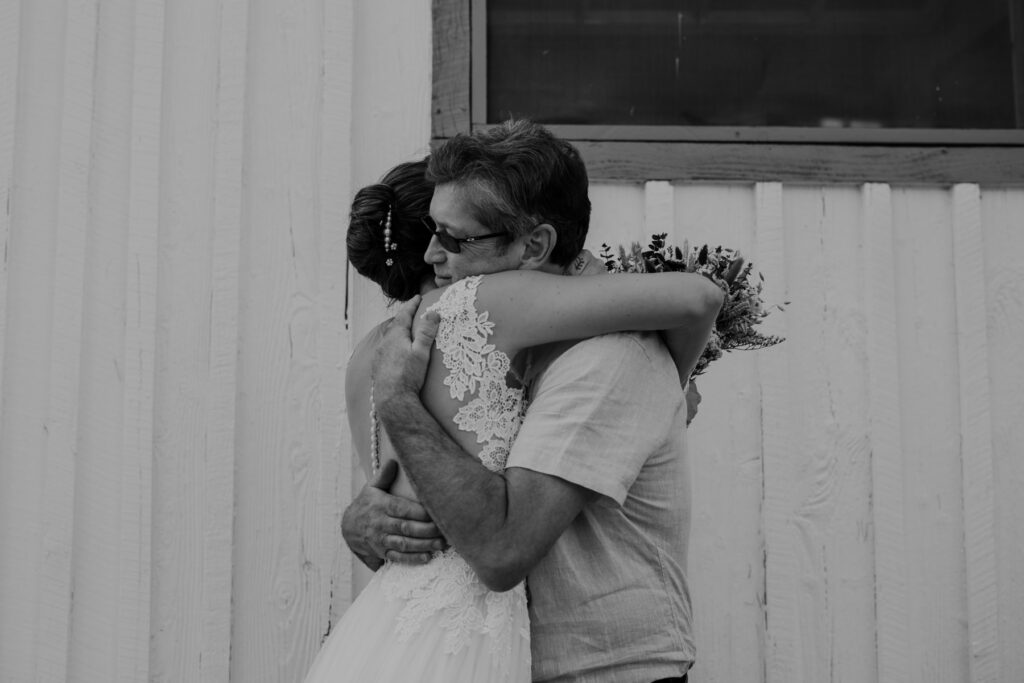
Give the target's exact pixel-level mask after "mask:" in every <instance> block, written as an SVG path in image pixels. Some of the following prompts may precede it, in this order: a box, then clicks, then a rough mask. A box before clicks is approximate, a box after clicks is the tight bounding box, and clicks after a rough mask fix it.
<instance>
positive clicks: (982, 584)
mask: <svg viewBox="0 0 1024 683" xmlns="http://www.w3.org/2000/svg"><path fill="white" fill-rule="evenodd" d="M984 254H985V240H984V234H983V232H982V224H981V192H980V190H979V188H978V186H977V185H957V186H955V187H954V188H953V270H954V276H955V281H956V325H957V342H958V347H957V351H958V360H959V375H960V453H961V461H962V468H963V506H964V512H963V514H964V549H965V562H966V575H967V638H968V655H969V668H968V670H969V672H970V676H971V682H972V683H994V682H995V681H997V680H998V679H999V659H998V654H999V634H998V602H997V590H996V550H995V514H994V509H993V508H994V502H995V487H994V483H993V478H992V477H993V472H992V456H993V453H992V421H991V414H992V406H991V401H990V397H989V382H990V380H989V368H990V365H989V357H988V328H987V325H986V319H987V315H986V311H987V307H986V296H985V275H984V273H985V261H984Z"/></svg>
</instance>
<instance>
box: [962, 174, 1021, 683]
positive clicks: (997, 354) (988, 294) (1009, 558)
mask: <svg viewBox="0 0 1024 683" xmlns="http://www.w3.org/2000/svg"><path fill="white" fill-rule="evenodd" d="M1022 216H1024V192H1021V191H1019V190H987V189H985V188H982V191H981V225H982V238H983V242H984V243H983V247H984V261H983V272H984V275H985V317H986V323H985V328H986V330H987V332H988V337H987V340H986V341H987V345H988V363H989V367H988V370H987V371H985V370H983V369H982V370H978V369H977V368H974V371H975V372H979V371H980V372H983V373H984V374H985V376H986V377H987V379H988V382H989V391H990V400H989V405H990V410H991V413H990V421H991V425H992V432H991V435H990V437H989V438H990V439H991V451H992V479H993V487H994V488H993V494H994V504H995V507H994V511H993V516H994V519H995V521H994V533H995V543H994V545H995V561H996V581H997V594H998V599H997V617H996V618H997V622H996V639H997V645H996V648H997V653H998V655H997V656H998V659H999V676H998V678H997V680H999V681H1002V682H1003V683H1007V682H1010V681H1019V680H1024V648H1021V647H1020V643H1022V642H1024V525H1022V524H1021V520H1022V519H1024V496H1022V495H1021V491H1024V457H1021V454H1022V453H1024V421H1022V420H1021V416H1022V415H1024V390H1022V389H1021V387H1024V356H1022V354H1021V352H1020V349H1021V339H1024V264H1022V263H1021V260H1020V259H1019V258H1018V257H1017V255H1018V254H1020V253H1022V252H1024V229H1022V228H1024V220H1022V218H1021V217H1022Z"/></svg>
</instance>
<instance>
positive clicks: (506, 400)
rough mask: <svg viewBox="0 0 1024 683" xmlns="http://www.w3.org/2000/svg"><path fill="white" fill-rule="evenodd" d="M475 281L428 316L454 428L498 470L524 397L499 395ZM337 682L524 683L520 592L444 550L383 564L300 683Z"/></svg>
mask: <svg viewBox="0 0 1024 683" xmlns="http://www.w3.org/2000/svg"><path fill="white" fill-rule="evenodd" d="M480 280H481V277H480V276H476V277H472V278H466V279H464V280H460V281H459V282H457V283H455V284H453V285H451V286H450V287H449V288H448V289H447V290H446V291H445V292H444V294H443V295H442V296H441V298H440V299H439V300H438V302H437V303H436V304H434V305H433V306H431V309H432V310H436V311H438V313H440V315H441V324H440V327H439V329H438V335H437V341H436V342H435V343H436V345H437V349H438V350H439V351H440V352H441V353H442V357H443V358H444V365H445V368H446V369H447V370H448V375H447V377H446V378H445V381H444V383H445V386H447V387H449V390H450V395H451V397H452V398H453V399H455V400H457V401H460V402H462V401H466V399H467V396H468V397H469V400H468V401H467V402H465V403H464V404H463V405H462V407H461V408H460V409H459V411H458V413H457V415H456V416H455V423H456V425H457V426H458V427H459V429H460V430H462V431H466V432H470V433H475V434H476V440H477V443H479V444H482V445H483V447H482V449H481V451H480V453H479V458H480V460H481V462H482V463H483V464H484V465H485V466H486V467H487V468H488V469H491V470H492V471H500V470H502V469H504V467H505V460H506V459H507V457H508V452H509V447H510V446H511V444H512V441H513V440H514V439H515V436H516V433H517V432H518V431H519V425H520V424H521V422H522V415H523V412H524V408H525V406H524V396H523V391H522V389H519V388H514V387H510V386H508V383H507V381H506V376H507V373H508V371H509V359H508V356H506V354H504V353H503V352H501V351H499V350H497V349H495V348H494V346H493V345H492V344H488V343H487V338H488V337H489V336H490V335H491V333H492V330H493V327H494V324H493V323H492V322H490V321H489V320H488V315H487V313H486V312H484V313H478V312H477V310H476V289H477V287H478V286H479V284H480ZM376 447H377V446H376V441H375V440H374V446H373V448H376ZM373 455H374V462H377V461H378V459H379V458H378V454H377V453H374V454H373ZM340 681H352V682H356V683H361V682H362V681H374V682H380V681H403V682H405V681H431V682H437V683H459V682H465V683H480V682H486V683H492V682H499V681H509V682H515V683H519V682H523V683H528V682H529V681H530V625H529V618H528V616H527V611H526V594H525V589H524V586H523V584H522V583H520V584H519V585H518V586H516V587H515V588H514V589H512V590H510V591H507V592H504V593H494V592H492V591H489V590H488V589H487V587H486V586H484V585H483V583H481V582H480V580H479V579H478V578H477V577H476V574H474V573H473V570H472V569H471V568H470V567H469V565H468V564H467V563H466V561H465V560H463V559H462V558H461V557H460V556H459V555H458V553H456V552H455V551H454V550H453V549H448V550H445V551H444V552H438V553H435V555H434V558H433V559H432V560H431V561H430V562H429V563H427V564H425V565H402V564H396V563H391V562H386V563H385V564H384V566H383V567H381V568H380V569H379V570H378V571H377V572H376V574H375V575H374V577H373V579H372V580H371V581H370V583H369V584H368V585H367V586H366V588H365V589H364V590H363V592H362V593H360V595H359V597H358V598H357V599H356V601H355V602H353V603H352V606H351V607H350V608H349V609H348V611H346V612H345V614H344V616H342V618H341V620H340V621H339V622H338V623H337V624H336V625H335V626H334V628H333V630H332V631H331V634H330V636H328V638H327V640H326V642H325V643H324V645H323V647H322V648H321V650H320V653H319V654H318V655H317V658H316V660H315V661H314V662H313V666H312V668H311V669H310V670H309V673H308V674H307V675H306V683H338V682H340Z"/></svg>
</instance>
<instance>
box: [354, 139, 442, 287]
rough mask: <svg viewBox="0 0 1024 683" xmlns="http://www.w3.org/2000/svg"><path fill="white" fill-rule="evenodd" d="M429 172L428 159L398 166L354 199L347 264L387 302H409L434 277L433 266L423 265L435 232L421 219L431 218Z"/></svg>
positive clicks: (432, 188)
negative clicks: (390, 300)
mask: <svg viewBox="0 0 1024 683" xmlns="http://www.w3.org/2000/svg"><path fill="white" fill-rule="evenodd" d="M426 170H427V160H426V159H424V160H422V161H410V162H406V163H404V164H399V165H398V166H395V167H394V168H393V169H391V170H390V171H388V172H387V174H386V175H385V176H384V177H383V178H381V181H380V182H379V183H377V184H375V185H368V186H366V187H364V188H363V189H361V190H359V192H356V196H355V199H353V200H352V212H351V214H350V216H349V224H348V236H347V238H346V244H347V246H348V260H349V261H350V262H351V263H352V265H353V266H355V269H356V271H357V272H358V273H359V274H360V275H363V276H365V277H368V278H369V279H371V280H373V281H374V282H376V283H377V284H378V285H380V288H381V289H382V290H384V295H385V296H387V297H388V298H389V299H396V300H398V301H408V300H409V299H411V298H412V297H413V296H415V295H416V294H419V293H420V286H421V284H422V283H423V281H424V280H425V279H427V278H429V277H432V276H433V272H434V269H433V266H431V265H429V264H428V263H426V262H425V261H424V260H423V253H424V252H425V251H426V250H427V246H428V245H429V244H430V238H431V233H430V230H429V229H428V228H427V227H426V226H425V225H424V224H423V223H422V221H421V219H422V218H423V217H424V216H426V215H427V214H429V213H430V199H431V197H432V196H433V194H434V184H433V183H431V182H428V181H427V179H426V175H425V174H426ZM389 212H390V216H389ZM387 230H389V231H390V232H388V233H387V234H386V235H385V231H387Z"/></svg>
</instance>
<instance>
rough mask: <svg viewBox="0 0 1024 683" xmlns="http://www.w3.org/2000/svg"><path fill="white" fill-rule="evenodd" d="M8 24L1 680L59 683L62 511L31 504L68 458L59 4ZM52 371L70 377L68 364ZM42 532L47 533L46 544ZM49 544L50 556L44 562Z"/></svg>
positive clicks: (63, 656) (58, 486)
mask: <svg viewBox="0 0 1024 683" xmlns="http://www.w3.org/2000/svg"><path fill="white" fill-rule="evenodd" d="M8 6H9V5H8ZM10 18H13V19H16V20H17V21H16V23H15V25H14V27H13V28H14V30H15V31H17V32H18V50H19V52H18V54H17V60H16V62H15V63H14V64H10V63H9V68H16V69H17V71H16V74H17V76H16V79H17V82H16V84H14V86H15V87H13V88H12V89H11V90H10V91H9V92H16V93H17V99H16V102H15V105H16V110H15V111H14V112H13V114H14V116H13V121H12V122H13V128H12V130H13V133H14V135H13V143H12V146H11V150H12V153H13V162H12V161H11V160H7V162H6V163H8V164H10V168H11V176H10V184H9V185H8V186H7V187H6V188H5V191H6V194H7V202H6V205H5V212H6V213H7V216H8V218H7V220H8V221H9V223H8V225H9V233H8V235H9V236H8V240H7V243H6V245H5V246H6V249H5V252H4V261H5V266H6V279H7V290H6V299H5V302H6V311H5V323H6V327H5V337H4V357H3V364H4V370H3V373H4V375H3V380H4V381H3V385H2V386H0V391H2V392H3V399H2V400H0V404H2V406H3V414H2V415H0V420H2V423H0V454H2V457H0V506H2V507H0V544H2V545H0V561H2V563H3V564H2V567H3V570H2V571H0V602H2V603H3V606H4V607H3V609H2V610H0V612H2V614H3V616H2V617H0V620H2V623H3V632H2V633H0V672H2V673H3V676H4V678H7V679H9V680H44V681H46V680H60V677H61V676H62V675H63V673H64V672H65V671H66V667H67V647H68V632H67V623H68V622H67V618H68V613H67V612H68V609H69V605H70V601H71V594H70V584H69V581H70V574H69V572H70V562H71V557H70V534H71V527H70V524H71V519H70V512H71V508H70V505H71V503H70V501H58V503H57V504H58V506H59V508H58V510H56V511H52V512H51V511H48V510H46V509H45V508H44V506H43V504H42V501H43V497H44V494H49V495H54V494H59V493H61V492H66V491H68V490H70V489H71V487H72V486H73V475H74V472H73V460H72V459H71V458H70V453H60V452H59V450H58V444H59V443H60V441H61V440H62V439H63V440H64V442H65V444H66V442H67V439H68V438H69V437H68V435H67V433H66V431H65V432H64V433H63V436H61V437H59V438H58V439H56V440H55V442H54V446H53V447H52V448H51V446H50V443H49V437H48V434H47V430H48V429H49V410H50V406H49V403H50V395H49V391H50V390H51V387H52V386H53V380H51V377H50V373H51V372H52V371H53V370H54V366H53V359H52V358H51V355H52V347H53V344H54V341H55V340H54V339H53V333H54V330H53V319H54V314H55V311H54V286H55V285H54V280H55V277H56V265H55V261H56V257H55V254H56V250H57V244H56V232H57V229H56V223H57V216H58V206H59V204H60V202H61V201H62V195H61V194H60V192H59V187H58V178H59V177H60V167H61V166H60V165H61V154H62V151H64V150H62V146H61V131H62V129H63V127H64V114H63V99H64V97H65V88H64V73H63V71H64V68H65V41H64V30H65V28H66V21H67V11H66V7H65V6H64V5H63V4H58V3H45V4H39V3H28V2H22V3H20V4H19V6H18V11H17V12H16V13H15V14H14V15H13V17H10ZM9 56H10V55H9ZM8 73H9V74H12V73H13V72H11V71H9V72H8ZM64 201H67V195H64ZM70 253H72V252H65V254H68V255H70ZM64 291H66V290H64ZM61 332H62V333H64V332H67V330H65V329H62V330H61ZM61 370H67V371H68V372H69V373H70V374H71V375H75V374H76V372H77V368H75V367H70V368H61ZM60 381H68V380H67V378H64V379H63V380H58V382H60ZM65 386H66V385H65ZM63 417H64V418H65V419H66V418H67V417H68V416H67V415H64V416H63ZM61 429H62V430H66V429H67V426H66V425H63V426H62V427H61ZM48 465H49V468H48ZM65 515H66V519H62V516H65ZM44 533H51V534H54V536H53V537H52V540H51V539H47V538H46V537H44ZM49 548H55V549H56V551H57V554H56V555H54V556H52V557H44V556H43V554H44V552H45V551H46V549H49ZM47 639H49V640H47ZM40 648H41V649H40Z"/></svg>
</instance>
